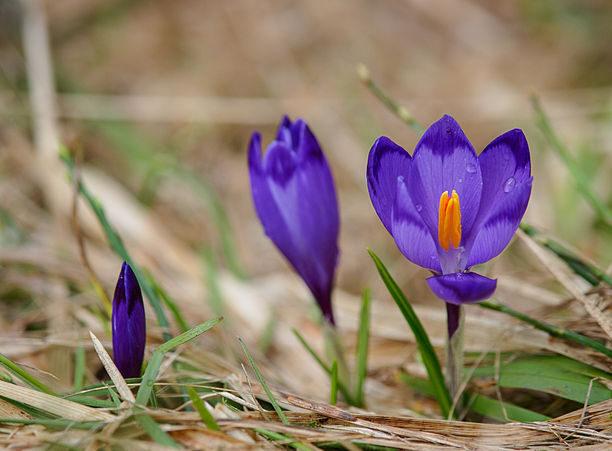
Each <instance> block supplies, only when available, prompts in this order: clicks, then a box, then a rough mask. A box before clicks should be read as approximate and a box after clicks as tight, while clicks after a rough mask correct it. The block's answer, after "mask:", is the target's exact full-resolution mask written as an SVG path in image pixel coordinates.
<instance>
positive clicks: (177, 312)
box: [144, 270, 189, 332]
mask: <svg viewBox="0 0 612 451" xmlns="http://www.w3.org/2000/svg"><path fill="white" fill-rule="evenodd" d="M144 273H145V277H146V278H147V279H148V280H149V283H150V284H151V286H152V287H153V289H154V290H155V292H156V293H157V295H158V296H159V298H160V299H161V300H162V301H163V303H164V305H165V306H166V308H167V309H168V310H170V313H172V317H173V318H174V321H176V324H178V326H179V329H180V330H181V332H186V331H188V330H189V324H188V323H187V321H186V320H185V317H184V316H183V313H182V312H181V309H180V308H179V307H178V305H176V302H174V300H173V299H172V298H171V297H170V295H169V294H168V293H167V292H166V290H164V289H163V288H162V287H161V286H160V285H159V284H158V283H157V281H156V280H155V278H153V275H152V274H151V273H149V271H147V270H145V271H144Z"/></svg>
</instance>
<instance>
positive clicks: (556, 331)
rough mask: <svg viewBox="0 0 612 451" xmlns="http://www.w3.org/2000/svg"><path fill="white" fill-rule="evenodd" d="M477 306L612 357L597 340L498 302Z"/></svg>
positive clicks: (610, 351) (608, 350)
mask: <svg viewBox="0 0 612 451" xmlns="http://www.w3.org/2000/svg"><path fill="white" fill-rule="evenodd" d="M478 305H479V306H480V307H482V308H485V309H487V310H494V311H496V312H501V313H504V314H506V315H509V316H512V317H513V318H516V319H518V320H520V321H522V322H524V323H527V324H530V325H531V326H533V327H535V328H536V329H539V330H541V331H544V332H546V333H547V334H548V335H551V336H553V337H557V338H562V339H564V340H568V341H573V342H574V343H578V344H579V345H582V346H587V347H589V348H591V349H594V350H595V351H598V352H600V353H602V354H603V355H605V356H607V357H612V349H610V348H608V347H606V346H605V345H604V344H603V343H601V342H599V341H597V340H594V339H592V338H589V337H586V336H584V335H580V334H579V333H577V332H572V331H571V330H568V329H563V328H562V327H558V326H554V325H552V324H548V323H545V322H543V321H539V320H537V319H535V318H532V317H530V316H528V315H525V314H524V313H521V312H518V311H516V310H514V309H512V308H510V307H508V306H505V305H503V304H500V303H498V302H492V301H483V302H480V303H479V304H478Z"/></svg>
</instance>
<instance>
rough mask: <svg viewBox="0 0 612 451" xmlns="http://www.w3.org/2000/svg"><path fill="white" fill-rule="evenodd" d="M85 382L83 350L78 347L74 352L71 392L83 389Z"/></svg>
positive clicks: (81, 347)
mask: <svg viewBox="0 0 612 451" xmlns="http://www.w3.org/2000/svg"><path fill="white" fill-rule="evenodd" d="M84 381H85V348H84V347H83V346H79V347H78V348H76V349H75V350H74V385H73V390H74V391H75V392H76V391H79V390H81V388H83V383H84Z"/></svg>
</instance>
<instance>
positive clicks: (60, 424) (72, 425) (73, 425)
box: [0, 418, 104, 430]
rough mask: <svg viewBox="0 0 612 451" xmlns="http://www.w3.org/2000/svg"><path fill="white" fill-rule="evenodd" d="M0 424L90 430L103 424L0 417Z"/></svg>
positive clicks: (97, 422)
mask: <svg viewBox="0 0 612 451" xmlns="http://www.w3.org/2000/svg"><path fill="white" fill-rule="evenodd" d="M0 424H24V425H25V424H38V425H40V426H45V427H47V428H49V429H61V430H68V429H84V430H92V429H98V428H101V427H103V426H104V422H103V421H74V420H65V419H63V418H31V419H30V418H0Z"/></svg>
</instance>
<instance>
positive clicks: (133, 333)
mask: <svg viewBox="0 0 612 451" xmlns="http://www.w3.org/2000/svg"><path fill="white" fill-rule="evenodd" d="M111 322H112V329H113V360H114V362H115V365H116V366H117V369H118V370H119V371H120V372H121V375H122V376H123V377H125V378H128V377H139V376H140V369H141V367H142V360H143V358H144V350H145V343H146V340H147V334H146V320H145V312H144V304H143V302H142V293H141V291H140V285H138V280H137V279H136V276H135V275H134V272H133V271H132V268H130V265H128V264H127V263H126V262H123V265H122V266H121V272H120V273H119V280H117V286H116V288H115V295H114V296H113V314H112V320H111Z"/></svg>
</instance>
